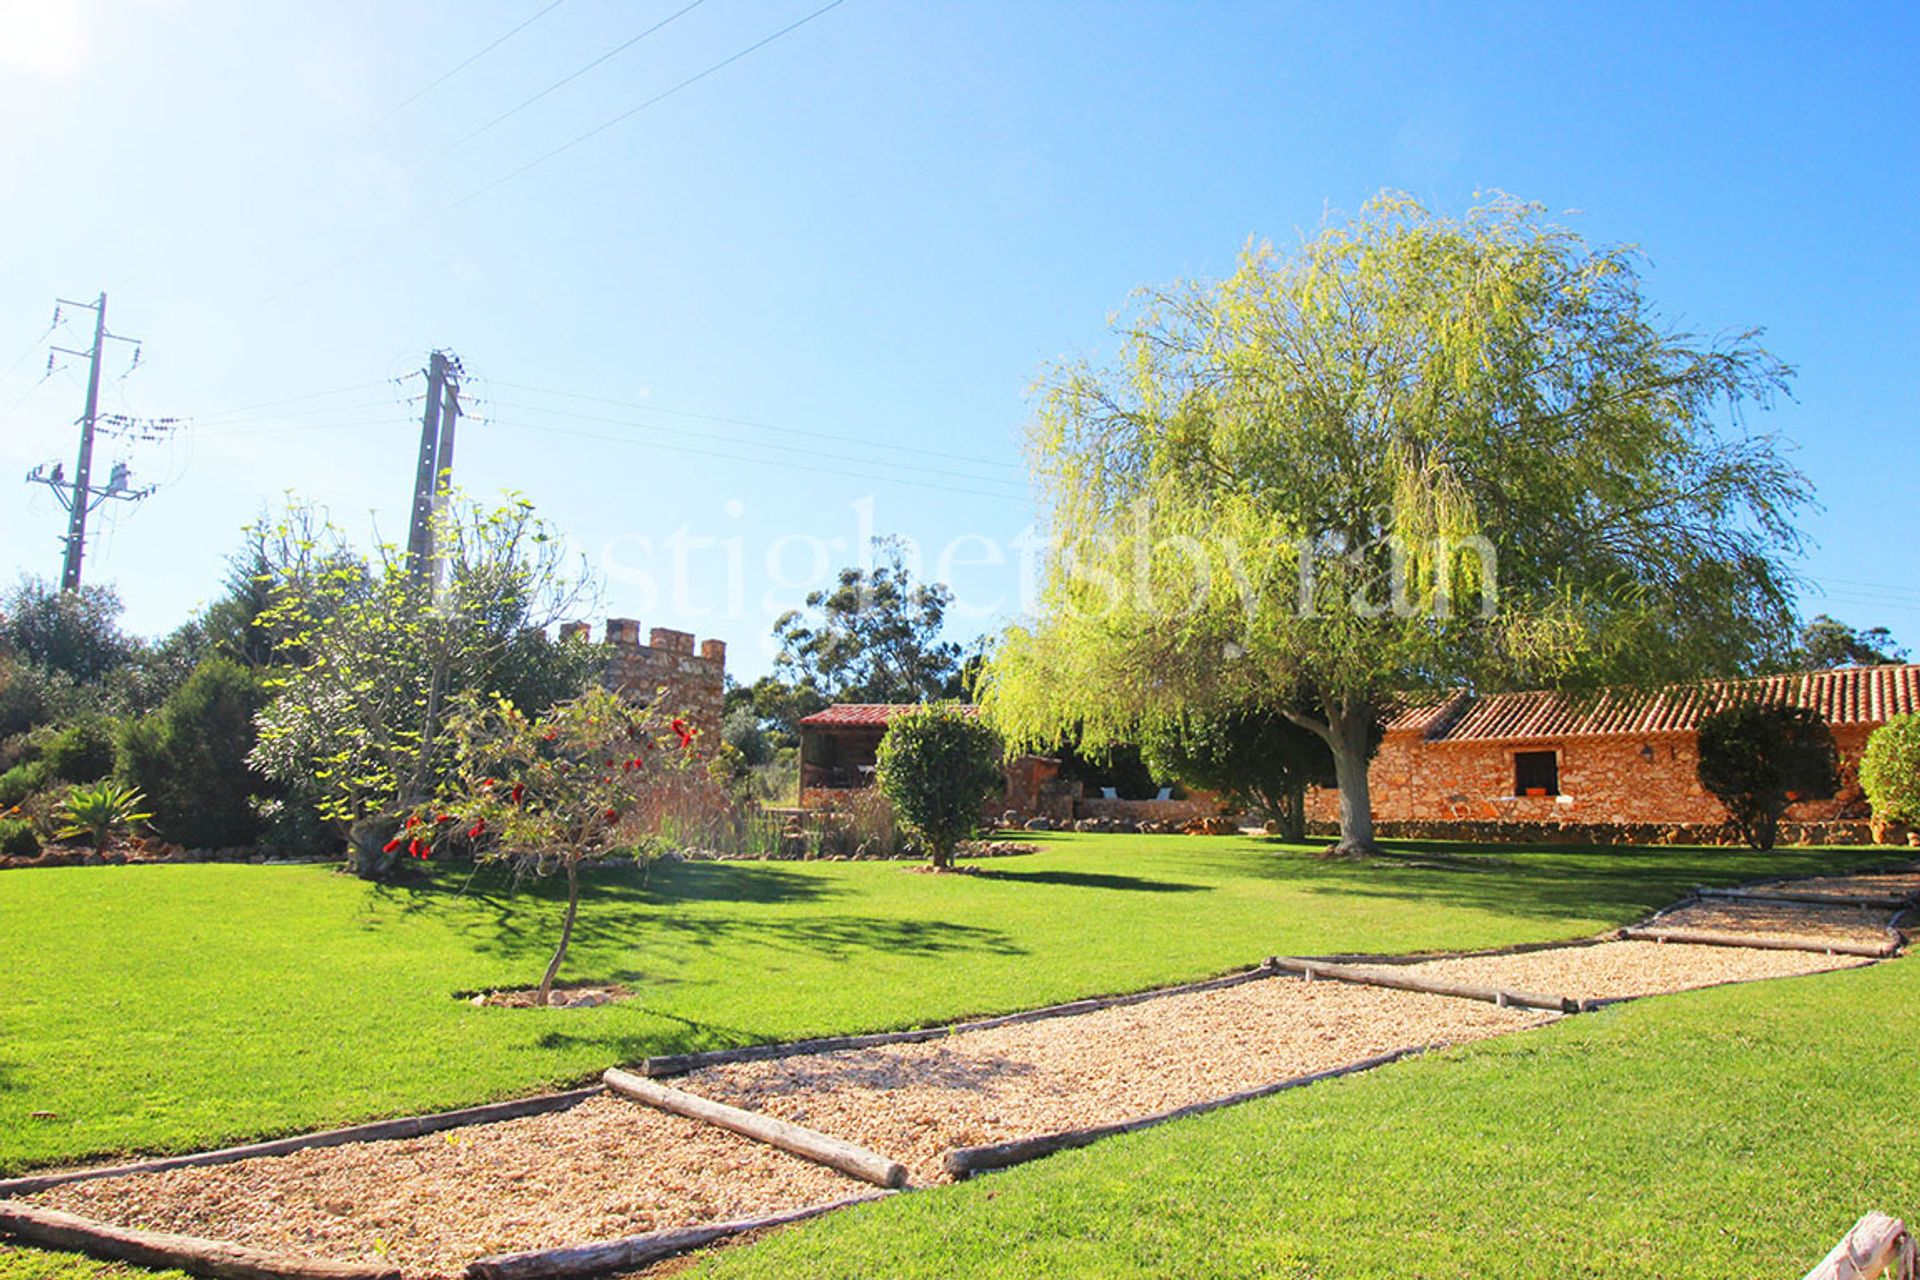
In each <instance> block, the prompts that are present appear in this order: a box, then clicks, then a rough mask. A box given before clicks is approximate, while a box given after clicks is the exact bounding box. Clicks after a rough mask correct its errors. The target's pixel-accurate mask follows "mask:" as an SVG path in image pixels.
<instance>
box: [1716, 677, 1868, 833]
mask: <svg viewBox="0 0 1920 1280" xmlns="http://www.w3.org/2000/svg"><path fill="white" fill-rule="evenodd" d="M1699 775H1700V785H1701V786H1703V787H1705V788H1706V789H1707V790H1708V791H1710V792H1712V793H1713V795H1714V796H1715V797H1716V798H1717V799H1718V800H1719V801H1720V803H1721V804H1722V805H1723V806H1725V808H1726V810H1727V816H1728V817H1729V818H1731V819H1732V820H1733V824H1734V826H1735V827H1737V828H1738V829H1739V831H1740V834H1741V836H1742V837H1743V838H1744V839H1745V840H1746V842H1747V843H1748V844H1749V845H1751V846H1752V847H1753V848H1755V849H1771V848H1773V843H1774V840H1775V838H1776V837H1777V835H1778V834H1779V829H1780V818H1781V816H1782V815H1783V814H1785V813H1786V811H1787V806H1788V805H1789V804H1791V803H1793V802H1794V801H1795V800H1824V799H1828V798H1830V797H1831V796H1832V795H1833V793H1834V792H1835V791H1836V790H1837V789H1838V788H1839V786H1840V758H1839V753H1838V752H1837V751H1835V749H1834V745H1833V733H1832V731H1831V730H1829V729H1828V728H1827V722H1826V721H1825V720H1822V719H1821V718H1820V716H1819V715H1818V713H1816V712H1813V711H1810V710H1808V709H1807V708H1805V707H1773V706H1766V705H1763V704H1761V703H1758V702H1737V703H1735V704H1734V705H1732V706H1730V707H1727V708H1726V709H1725V710H1723V711H1717V712H1715V713H1714V714H1713V715H1710V716H1708V717H1707V718H1706V719H1705V720H1703V721H1701V723H1700V764H1699Z"/></svg>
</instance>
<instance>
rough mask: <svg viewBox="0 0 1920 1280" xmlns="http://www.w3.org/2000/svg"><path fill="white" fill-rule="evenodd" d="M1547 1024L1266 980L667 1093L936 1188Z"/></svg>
mask: <svg viewBox="0 0 1920 1280" xmlns="http://www.w3.org/2000/svg"><path fill="white" fill-rule="evenodd" d="M1555 1016H1556V1015H1553V1014H1547V1013H1541V1012H1539V1011H1537V1010H1526V1009H1500V1008H1496V1007H1494V1006H1493V1005H1490V1004H1481V1003H1478V1002H1476V1001H1471V1000H1455V999H1449V998H1446V997H1443V996H1430V995H1421V994H1417V993H1412V992H1403V991H1389V990H1385V989H1382V988H1379V987H1364V986H1354V985H1351V984H1348V983H1341V982H1327V981H1321V982H1312V983H1308V982H1303V981H1301V980H1300V979H1298V978H1286V977H1280V978H1268V979H1262V980H1260V981H1255V982H1249V983H1245V984H1243V985H1241V986H1237V987H1229V988H1226V989H1224V990H1219V991H1207V992H1195V993H1192V994H1188V995H1178V996H1167V997H1164V998H1161V999H1157V1000H1149V1001H1145V1002H1143V1003H1141V1004H1134V1005H1125V1006H1120V1007H1117V1008H1112V1009H1102V1010H1099V1011H1097V1012H1094V1013H1088V1014H1079V1015H1075V1016H1073V1017H1066V1018H1052V1019H1047V1020H1044V1021H1040V1022H1027V1023H1020V1024H1017V1025H1015V1026H1010V1027H997V1028H994V1029H992V1030H987V1031H971V1032H966V1033H964V1034H960V1035H953V1036H949V1037H947V1038H945V1039H944V1040H935V1041H927V1042H923V1043H920V1044H900V1045H885V1046H881V1047H877V1048H872V1049H858V1050H847V1051H843V1052H839V1053H827V1054H813V1055H806V1056H803V1057H793V1058H785V1059H774V1060H772V1061H767V1062H746V1063H734V1064H729V1065H726V1066H718V1067H707V1068H704V1069H702V1070H700V1071H697V1072H694V1073H692V1074H691V1075H689V1076H687V1077H685V1078H684V1079H683V1080H681V1081H678V1082H677V1083H678V1084H680V1085H681V1087H684V1088H686V1089H689V1090H691V1091H693V1092H695V1093H698V1094H701V1095H703V1096H705V1097H709V1098H716V1099H719V1100H722V1101H725V1102H730V1103H733V1104H734V1105H736V1106H741V1107H747V1108H749V1109H751V1110H755V1111H764V1112H767V1113H770V1114H772V1115H776V1116H779V1117H781V1118H783V1119H786V1120H790V1121H793V1122H794V1123H796V1124H803V1125H806V1126H808V1127H809V1128H812V1129H817V1130H820V1131H822V1132H825V1133H829V1134H832V1135H834V1136H835V1137H838V1138H844V1139H846V1140H847V1141H850V1142H856V1143H859V1144H860V1145H862V1146H865V1147H867V1148H869V1149H871V1150H874V1151H877V1152H879V1153H881V1154H883V1155H887V1156H891V1157H892V1158H893V1159H896V1160H899V1161H901V1162H902V1163H903V1164H905V1165H907V1167H908V1168H909V1169H910V1170H911V1172H912V1177H913V1181H914V1182H916V1183H928V1182H937V1181H942V1180H944V1179H945V1176H946V1175H945V1173H944V1171H943V1170H942V1168H941V1164H940V1158H941V1156H942V1154H944V1153H945V1152H946V1151H947V1150H949V1149H951V1148H953V1147H961V1146H975V1145H980V1144H984V1143H993V1142H1005V1141H1008V1140H1010V1139H1013V1138H1019V1137H1026V1136H1030V1135H1034V1134H1044V1133H1055V1132H1059V1131H1061V1130H1065V1129H1077V1128H1084V1127H1087V1126H1090V1125H1097V1124H1105V1123H1110V1122H1113V1121H1117V1120H1127V1119H1133V1118H1136V1117H1139V1116H1146V1115H1152V1114H1154V1113H1156V1112H1160V1111H1166V1110H1170V1109H1172V1108H1174V1107H1179V1106H1184V1105H1186V1104H1188V1103H1191V1102H1199V1101H1203V1100H1206V1099H1210V1098H1217V1097H1221V1096H1223V1095H1226V1094H1230V1093H1235V1092H1238V1091H1240V1090H1243V1089H1251V1088H1256V1087H1258V1086H1260V1085H1265V1084H1272V1083H1276V1082H1278V1081H1281V1080H1286V1079H1289V1078H1291V1077H1293V1076H1299V1075H1306V1074H1308V1073H1311V1072H1316V1071H1323V1070H1326V1069H1328V1068H1330V1067H1338V1066H1344V1065H1346V1064H1348V1063H1353V1062H1359V1061H1361V1060H1362V1059H1365V1058H1370V1057H1374V1056H1376V1055H1378V1054H1382V1053H1388V1052H1391V1051H1393V1050H1395V1049H1403V1048H1407V1047H1410V1046H1418V1045H1435V1044H1452V1043H1458V1042H1461V1041H1467V1040H1478V1039H1482V1038H1484V1037H1487V1036H1493V1035H1499V1034H1501V1033H1503V1032H1508V1031H1517V1030H1519V1029H1521V1028H1524V1027H1531V1026H1537V1025H1539V1024H1540V1023H1543V1022H1549V1021H1552V1020H1553V1018H1554V1017H1555Z"/></svg>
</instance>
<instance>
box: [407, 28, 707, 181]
mask: <svg viewBox="0 0 1920 1280" xmlns="http://www.w3.org/2000/svg"><path fill="white" fill-rule="evenodd" d="M704 2H705V0H693V3H691V4H689V5H687V6H686V7H685V8H682V9H676V10H675V11H674V12H672V13H670V14H668V15H667V16H666V17H664V18H662V19H660V21H658V22H656V23H654V24H653V25H652V26H650V27H648V28H647V29H646V30H645V31H642V32H641V33H640V34H639V35H637V36H633V37H631V38H629V39H627V40H623V41H621V42H620V43H619V44H617V45H615V46H613V48H611V49H609V50H607V51H606V52H605V53H603V54H601V55H600V56H599V57H597V58H595V59H594V60H593V61H592V62H589V63H587V64H586V65H585V66H583V67H579V68H577V69H575V70H573V71H570V72H568V73H567V74H566V75H564V76H562V77H560V78H559V79H558V80H555V81H554V82H553V83H552V84H550V85H548V86H547V87H546V88H544V89H542V90H540V92H538V93H536V94H534V95H533V96H532V97H531V98H527V99H524V100H522V101H521V102H519V103H518V104H516V105H514V106H512V107H509V108H507V109H506V110H505V111H503V112H501V113H500V114H499V115H497V116H495V117H494V118H493V119H491V120H489V121H487V122H486V123H485V124H483V125H481V126H480V127H479V128H477V129H475V130H473V131H472V132H470V133H466V134H462V135H461V136H460V137H458V138H455V139H454V140H453V141H452V142H450V143H448V144H447V145H446V146H444V147H442V148H440V150H438V151H436V152H434V153H433V154H432V155H430V156H428V157H427V158H426V159H424V160H421V161H418V162H416V163H415V164H414V165H413V166H412V167H411V168H410V169H409V170H408V172H409V173H411V172H414V171H416V170H419V169H424V168H425V167H426V166H428V165H430V164H432V163H433V162H434V161H436V160H439V159H441V158H442V157H444V156H447V155H449V154H451V153H452V152H455V151H458V150H459V149H460V148H461V147H464V146H466V145H467V144H468V143H469V142H472V141H473V140H474V139H475V138H477V137H479V136H480V135H481V134H483V133H485V132H487V131H488V130H489V129H492V128H493V127H494V126H495V125H499V124H503V123H505V122H506V121H508V120H511V119H512V118H513V117H514V116H517V115H519V114H520V113H521V112H522V111H525V110H526V109H527V108H528V107H530V106H532V105H533V104H534V103H536V102H538V101H540V100H541V99H542V98H544V97H546V96H547V95H548V94H550V93H553V92H554V91H555V90H557V89H563V88H565V87H566V86H567V85H570V84H572V83H573V82H574V81H575V80H578V79H579V78H580V77H581V76H584V75H586V74H587V73H588V72H589V71H592V70H593V69H594V68H595V67H597V66H599V65H600V64H601V63H603V62H605V61H607V59H609V58H612V57H615V56H617V55H619V54H622V53H625V52H626V51H627V50H628V49H631V48H633V46H635V45H637V44H639V43H640V42H641V41H642V40H645V39H646V38H647V37H648V36H650V35H652V34H653V33H654V32H656V31H658V30H660V29H661V28H662V27H664V26H666V25H667V24H668V23H671V22H673V21H674V20H675V19H677V18H680V17H683V16H685V15H686V14H689V13H692V12H693V11H694V10H695V9H698V8H699V7H700V6H701V4H703V3H704Z"/></svg>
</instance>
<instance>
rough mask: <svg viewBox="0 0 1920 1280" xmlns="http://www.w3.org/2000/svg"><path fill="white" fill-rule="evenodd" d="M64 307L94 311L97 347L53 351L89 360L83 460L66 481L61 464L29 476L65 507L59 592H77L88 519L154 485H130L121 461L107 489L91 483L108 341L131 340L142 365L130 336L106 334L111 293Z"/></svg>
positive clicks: (136, 498) (149, 490) (64, 303)
mask: <svg viewBox="0 0 1920 1280" xmlns="http://www.w3.org/2000/svg"><path fill="white" fill-rule="evenodd" d="M58 302H59V305H60V306H63V307H77V308H79V309H81V310H83V311H91V312H93V345H92V346H91V347H89V348H88V349H87V350H85V351H74V350H72V349H71V348H68V347H54V348H53V349H52V352H59V353H61V354H62V355H69V356H84V357H85V358H86V360H87V407H86V411H85V412H84V413H82V414H81V416H80V456H79V457H78V458H76V459H75V460H74V464H73V479H72V480H71V481H69V480H67V478H66V476H65V475H64V474H63V473H62V470H61V468H60V466H59V464H57V463H56V464H55V465H54V467H53V470H52V472H50V473H49V472H48V471H47V469H46V467H45V465H44V464H43V465H41V466H38V467H35V468H34V469H33V470H32V471H30V472H28V473H27V480H28V482H29V483H32V484H44V485H46V486H47V487H48V488H50V489H52V490H53V492H54V495H55V496H56V497H58V498H59V499H60V501H61V503H62V504H63V505H64V506H65V507H66V508H67V513H68V515H67V537H66V547H67V554H66V560H65V562H64V564H63V565H62V566H61V570H60V589H61V590H62V591H78V590H79V589H80V568H81V564H82V563H83V562H84V560H85V559H86V554H87V515H88V513H90V512H91V511H93V510H94V509H95V508H96V507H98V506H99V505H100V504H101V503H103V502H105V501H107V500H108V499H109V498H116V499H119V500H121V501H124V502H138V501H139V500H140V499H142V498H144V497H146V496H147V495H148V494H150V493H152V492H153V489H152V488H151V487H148V488H146V489H134V488H132V487H131V485H130V484H129V483H128V481H129V479H130V474H129V471H128V468H127V464H126V463H124V462H117V463H115V464H114V467H113V471H112V472H111V474H110V475H109V476H108V478H107V483H106V485H105V487H102V488H96V487H95V486H94V484H93V436H94V429H95V427H96V426H97V425H98V424H99V420H100V360H101V356H102V354H103V353H104V351H105V349H106V345H107V343H108V341H109V340H111V341H114V342H129V343H133V346H134V362H135V363H136V364H137V363H139V359H140V354H139V343H138V342H135V341H134V339H132V338H123V337H121V336H120V335H119V334H115V333H108V332H107V295H106V294H105V293H104V292H103V293H102V294H101V295H100V296H99V298H97V299H96V300H94V301H93V302H72V301H69V300H68V299H66V298H61V299H59V300H58ZM52 352H49V353H48V355H47V368H48V371H49V372H51V371H52V368H53V354H52Z"/></svg>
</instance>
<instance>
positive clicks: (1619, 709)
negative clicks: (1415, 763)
mask: <svg viewBox="0 0 1920 1280" xmlns="http://www.w3.org/2000/svg"><path fill="white" fill-rule="evenodd" d="M1736 693H1738V694H1749V693H1757V694H1758V696H1759V697H1760V698H1761V699H1762V700H1764V701H1767V702H1778V703H1785V704H1789V705H1794V706H1803V707H1808V708H1810V709H1812V710H1814V711H1816V712H1818V713H1819V714H1820V716H1821V718H1823V719H1824V720H1826V721H1827V723H1829V724H1856V725H1857V724H1880V723H1884V722H1885V721H1887V720H1890V719H1892V718H1893V717H1894V716H1897V715H1911V714H1915V713H1920V663H1910V662H1899V663H1885V664H1882V665H1879V666H1871V667H1832V668H1828V669H1826V670H1822V671H1788V672H1782V673H1780V674H1777V675H1770V676H1751V677H1747V678H1745V679H1736V680H1709V681H1703V682H1701V683H1698V684H1675V685H1668V686H1666V687H1664V688H1661V689H1653V690H1638V689H1602V690H1599V691H1597V692H1596V693H1595V694H1594V695H1592V697H1590V698H1580V697H1576V696H1573V695H1567V694H1560V693H1556V692H1554V691H1552V690H1547V689H1533V690H1522V691H1517V692H1512V693H1492V694H1484V695H1478V696H1476V695H1474V694H1472V693H1470V692H1469V691H1467V690H1465V689H1459V690H1455V691H1454V692H1453V693H1451V694H1447V695H1445V696H1442V697H1436V698H1430V699H1428V700H1426V701H1423V702H1420V703H1418V704H1416V705H1412V706H1408V707H1406V708H1405V709H1404V710H1402V711H1401V712H1400V713H1399V714H1397V715H1396V716H1394V717H1393V718H1392V719H1391V720H1390V721H1389V722H1388V723H1387V732H1388V733H1419V734H1421V735H1422V736H1423V737H1424V738H1426V739H1427V740H1428V741H1430V742H1487V741H1508V740H1513V739H1521V738H1572V737H1600V736H1608V735H1613V736H1636V735H1637V736H1645V735H1647V734H1656V733H1685V732H1691V731H1692V730H1694V729H1697V728H1698V727H1699V725H1700V721H1701V720H1703V719H1705V718H1706V717H1707V716H1708V715H1710V714H1711V713H1712V712H1714V711H1716V710H1718V709H1719V707H1720V706H1721V705H1722V704H1723V703H1724V702H1725V701H1726V700H1727V699H1728V698H1729V697H1730V696H1733V695H1735V694H1736Z"/></svg>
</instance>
